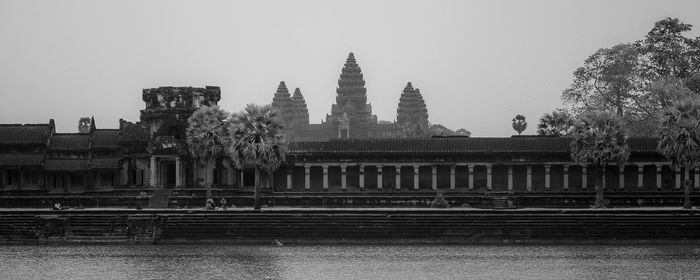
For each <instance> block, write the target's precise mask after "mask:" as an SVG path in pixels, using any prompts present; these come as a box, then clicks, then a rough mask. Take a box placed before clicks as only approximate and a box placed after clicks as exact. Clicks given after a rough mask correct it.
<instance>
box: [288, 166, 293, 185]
mask: <svg viewBox="0 0 700 280" xmlns="http://www.w3.org/2000/svg"><path fill="white" fill-rule="evenodd" d="M293 168H294V166H289V167H287V190H288V191H291V190H292V173H293V172H294V169H293Z"/></svg>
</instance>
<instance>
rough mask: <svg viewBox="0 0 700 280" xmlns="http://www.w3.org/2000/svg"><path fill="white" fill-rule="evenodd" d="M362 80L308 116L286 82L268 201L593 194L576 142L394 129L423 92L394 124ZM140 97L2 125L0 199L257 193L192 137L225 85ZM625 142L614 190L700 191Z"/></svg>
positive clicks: (414, 114) (645, 144)
mask: <svg viewBox="0 0 700 280" xmlns="http://www.w3.org/2000/svg"><path fill="white" fill-rule="evenodd" d="M364 85H365V82H364V79H363V77H362V72H361V71H360V67H359V66H358V64H357V62H356V60H355V57H354V55H353V54H352V53H351V54H350V55H349V57H348V59H347V61H346V63H345V65H344V67H343V69H342V73H341V75H340V79H339V80H338V88H337V89H336V94H337V95H336V103H335V104H333V105H332V106H331V112H330V114H328V115H327V116H326V120H325V121H324V122H322V123H320V124H310V123H309V112H308V108H307V106H306V102H305V100H304V97H303V95H302V93H301V90H299V88H296V89H295V90H294V93H293V95H291V96H290V93H289V90H288V88H287V85H286V83H285V82H280V84H279V85H278V87H277V90H276V92H275V93H274V97H273V100H272V106H273V107H274V108H276V109H277V110H278V112H279V114H280V116H281V119H282V120H283V122H285V125H286V127H287V131H286V133H287V134H288V137H289V139H290V140H291V141H290V143H289V153H288V155H287V158H286V161H285V162H284V164H283V165H282V167H280V168H279V169H278V170H277V171H275V172H274V173H272V174H263V176H262V178H261V184H262V185H263V186H264V189H265V192H266V193H265V194H266V197H267V199H269V200H270V202H269V203H277V204H285V205H308V204H310V203H314V205H323V203H331V202H329V201H337V203H339V204H353V205H354V204H358V203H359V204H362V205H366V204H372V205H413V204H415V203H417V202H416V201H425V200H426V199H428V200H429V199H431V198H432V197H434V194H435V192H436V191H444V192H445V194H446V195H449V196H450V197H451V199H458V198H459V199H461V201H463V202H465V203H466V202H469V203H474V201H475V200H476V201H478V200H479V199H484V198H489V197H492V196H494V195H496V194H501V195H506V196H508V197H510V198H513V197H514V199H515V200H517V201H519V205H521V206H554V205H556V206H562V205H564V206H566V205H568V206H572V207H573V206H581V205H585V204H586V203H588V201H590V200H591V199H592V197H593V196H592V194H593V192H594V187H593V182H594V178H593V174H592V173H593V172H592V170H593V168H592V166H588V165H585V164H584V165H582V164H578V163H575V162H573V161H572V160H571V158H570V142H571V139H570V138H567V137H538V136H513V137H500V138H499V137H432V138H430V137H403V136H402V137H397V136H399V135H400V134H399V133H400V132H401V131H402V128H401V127H403V126H411V125H413V126H422V125H427V123H428V111H427V108H426V104H425V101H424V100H423V97H422V96H421V93H420V91H419V90H418V89H417V88H414V87H413V85H412V84H411V83H410V82H409V83H407V84H406V86H405V87H404V89H403V91H402V94H401V97H400V98H399V102H398V108H397V117H396V121H393V122H382V121H377V117H376V116H375V115H372V107H371V105H370V104H369V103H368V102H367V94H366V88H365V86H364ZM142 99H143V101H144V109H143V110H141V111H140V112H141V115H140V120H139V121H137V122H129V121H126V120H119V128H118V129H100V128H98V126H97V124H96V122H95V119H94V118H81V119H80V120H79V126H78V127H79V129H78V132H75V133H57V132H56V131H55V124H54V121H53V120H49V121H48V122H47V123H41V124H24V125H22V124H0V175H1V180H0V200H2V201H15V198H16V196H17V195H22V194H29V195H31V197H35V198H36V197H41V195H47V194H63V195H68V194H76V195H80V194H83V193H91V194H94V193H95V192H100V193H110V192H114V193H122V192H129V191H133V192H136V191H148V192H156V191H157V190H166V191H167V193H170V192H171V191H172V192H173V193H179V195H180V196H176V198H173V199H172V200H171V201H170V203H175V204H177V203H179V205H182V203H183V202H182V201H189V200H188V199H189V195H188V196H184V195H183V193H192V194H193V196H194V194H195V193H198V192H199V190H202V186H204V185H213V186H214V189H215V192H214V193H218V194H224V193H227V194H230V195H233V194H237V195H240V196H246V195H249V194H250V193H249V192H250V190H251V188H252V186H253V185H254V184H255V176H254V172H253V170H252V169H237V168H235V167H234V166H233V164H232V162H231V160H230V159H229V158H227V157H226V155H225V154H221V155H220V156H218V157H217V158H216V159H215V160H214V168H213V170H211V173H209V174H206V172H207V171H206V170H207V169H205V168H203V166H202V164H200V163H199V161H198V160H196V159H194V158H193V157H192V156H191V155H190V153H189V149H188V147H187V143H186V141H185V129H186V128H187V119H188V118H189V117H190V116H191V115H192V113H193V112H194V111H195V110H197V108H199V107H200V106H202V105H206V106H213V105H217V104H218V102H219V101H220V99H221V89H220V88H219V87H215V86H207V87H200V88H198V87H159V88H151V89H144V90H143V92H142ZM629 145H630V149H631V156H630V159H629V161H628V162H627V163H625V164H624V165H621V166H618V165H614V164H611V165H608V166H607V167H606V168H605V172H604V174H603V185H604V188H605V189H606V192H607V193H609V194H610V197H616V199H618V201H622V202H624V203H628V204H629V203H631V204H635V203H636V204H639V203H641V202H640V201H644V203H645V204H644V205H656V204H658V205H662V204H667V203H670V202H674V201H680V197H681V196H682V191H681V184H682V180H681V178H682V177H681V175H682V174H683V173H686V172H687V173H689V174H690V175H691V176H690V178H691V181H692V184H693V186H694V187H695V188H700V170H699V169H698V168H695V169H691V170H680V171H676V170H673V169H672V168H671V167H670V165H669V162H668V160H667V159H666V158H665V157H663V156H662V155H661V154H659V152H658V151H657V149H656V147H657V139H655V138H648V137H647V138H630V139H629ZM338 197H341V198H338ZM166 198H167V197H166ZM336 198H337V200H332V199H336ZM329 199H331V200H329ZM173 201H175V202H173ZM8 203H9V202H8ZM167 203H168V202H167V199H166V205H167Z"/></svg>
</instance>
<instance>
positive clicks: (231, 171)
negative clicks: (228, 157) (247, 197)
mask: <svg viewBox="0 0 700 280" xmlns="http://www.w3.org/2000/svg"><path fill="white" fill-rule="evenodd" d="M226 170H228V172H227V174H226V177H227V178H226V180H227V181H228V182H227V184H229V185H231V186H233V181H234V180H233V178H234V172H235V169H234V168H233V165H231V163H230V162H229V165H228V166H227V167H226Z"/></svg>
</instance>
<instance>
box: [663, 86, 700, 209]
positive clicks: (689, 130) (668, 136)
mask: <svg viewBox="0 0 700 280" xmlns="http://www.w3.org/2000/svg"><path fill="white" fill-rule="evenodd" d="M659 136H660V139H659V146H658V150H659V152H661V153H662V154H663V155H665V156H666V157H667V158H668V159H669V161H671V167H672V168H674V169H675V170H676V171H677V172H680V171H681V169H685V177H684V183H683V184H684V196H683V208H685V209H690V208H691V205H690V178H688V170H692V169H693V168H695V167H696V166H698V163H699V162H698V155H699V154H700V103H698V101H697V100H690V99H689V100H684V101H680V102H677V103H675V104H674V105H672V106H670V107H668V108H666V109H664V111H663V112H662V113H661V127H660V128H659Z"/></svg>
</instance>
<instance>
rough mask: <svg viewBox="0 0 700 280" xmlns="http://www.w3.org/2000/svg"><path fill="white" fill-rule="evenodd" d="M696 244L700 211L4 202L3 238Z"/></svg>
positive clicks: (36, 240) (165, 241)
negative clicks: (46, 206) (50, 206)
mask: <svg viewBox="0 0 700 280" xmlns="http://www.w3.org/2000/svg"><path fill="white" fill-rule="evenodd" d="M71 243H79V244H82V243H89V244H95V243H99V244H105V243H107V244H178V243H227V244H306V243H312V244H313V243H331V244H338V243H340V244H346V243H350V244H423V243H431V244H432V243H440V244H542V243H546V244H610V243H625V244H626V243H643V244H649V243H652V244H657V243H659V244H678V243H700V210H696V209H693V210H682V209H672V208H638V209H603V210H598V209H576V210H568V209H516V210H482V209H423V208H405V209H389V208H366V209H352V208H346V209H326V208H307V209H299V208H269V209H263V210H261V211H254V210H251V209H240V208H237V209H229V210H225V211H223V210H218V211H206V210H128V209H117V208H115V209H84V210H64V211H50V210H36V209H11V210H0V244H71Z"/></svg>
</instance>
